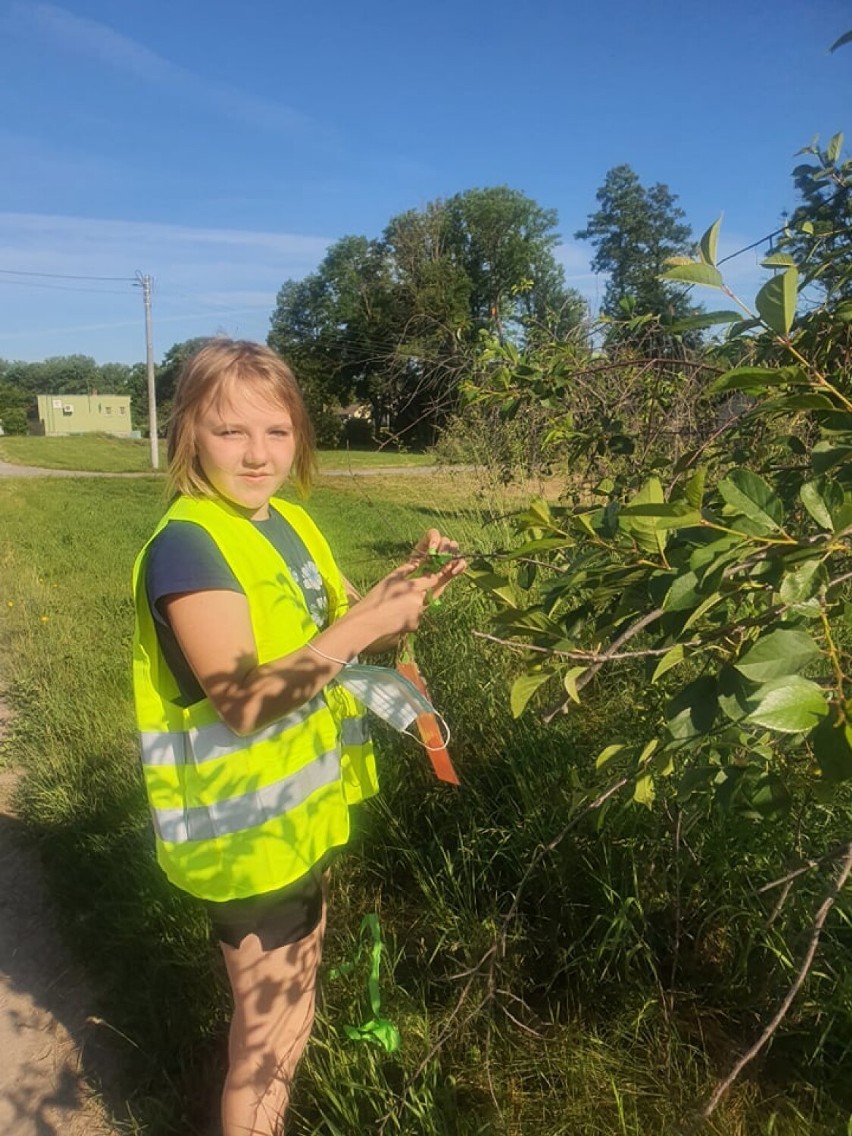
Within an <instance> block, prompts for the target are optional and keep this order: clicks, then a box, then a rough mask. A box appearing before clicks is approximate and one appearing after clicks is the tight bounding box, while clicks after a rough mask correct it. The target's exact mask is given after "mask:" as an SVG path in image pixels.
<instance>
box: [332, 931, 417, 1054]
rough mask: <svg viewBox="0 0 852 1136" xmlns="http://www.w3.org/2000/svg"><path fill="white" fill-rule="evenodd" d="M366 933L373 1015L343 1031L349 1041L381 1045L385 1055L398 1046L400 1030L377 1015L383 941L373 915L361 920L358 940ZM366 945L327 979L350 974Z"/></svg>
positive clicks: (363, 944)
mask: <svg viewBox="0 0 852 1136" xmlns="http://www.w3.org/2000/svg"><path fill="white" fill-rule="evenodd" d="M365 931H369V932H370V935H371V937H372V945H371V946H370V976H369V978H368V979H367V992H368V994H369V997H370V1009H371V1010H372V1012H373V1016H372V1018H370V1020H369V1021H367V1022H365V1023H364V1024H363V1025H362V1026H344V1027H343V1032H344V1033H345V1034H346V1036H347V1037H348V1038H350V1039H351V1040H352V1041H372V1042H374V1043H375V1044H376V1045H380V1046H381V1047H382V1049H384V1050H385V1052H386V1053H396V1051H397V1050H398V1049H399V1047H400V1037H399V1030H398V1029H397V1028H396V1026H395V1025H394V1024H393V1022H389V1021H388V1020H387V1018H383V1017H381V1015H380V1011H381V1008H382V997H381V992H380V990H379V975H380V973H381V966H382V951H383V950H384V942H383V941H382V932H381V928H380V927H379V917H378V915H376V913H375V912H371V913H370V914H369V915H365V916H364V918H363V919H362V920H361V926H360V927H359V928H358V936H359V938H360V937H361V936H362V935H363V934H364V932H365ZM365 945H366V944H365V943H363V942H362V943H361V945H360V946H359V947H358V950H357V952H356V954H355V958H354V959H352V961H351V962H345V963H343V964H342V965H341V966H338V967H335V968H334V969H333V970H332V971H331V973H330V974H329V978H331V979H334V978H339V977H340V976H341V975H344V974H351V973H352V971H353V970H354V969H355V965H356V963H357V962H358V959H359V958H360V957H361V954H362V953H363V950H364V947H365Z"/></svg>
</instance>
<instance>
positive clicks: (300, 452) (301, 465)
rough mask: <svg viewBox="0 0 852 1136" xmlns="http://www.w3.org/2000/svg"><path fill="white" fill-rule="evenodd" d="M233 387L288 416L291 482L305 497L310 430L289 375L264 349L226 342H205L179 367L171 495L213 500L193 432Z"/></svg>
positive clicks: (311, 462)
mask: <svg viewBox="0 0 852 1136" xmlns="http://www.w3.org/2000/svg"><path fill="white" fill-rule="evenodd" d="M237 387H242V388H243V389H246V388H247V387H249V388H251V389H252V390H253V391H256V392H257V393H258V394H262V395H266V396H267V397H268V398H271V399H272V400H273V401H274V402H278V403H280V404H281V405H282V406H283V407H284V408H285V409H286V410H287V412H288V414H289V415H290V418H291V420H292V423H293V434H294V436H295V439H296V456H295V459H294V461H293V469H292V475H293V480H294V481H295V483H296V487H297V489H298V490H299V493H300V494H301V495H302V496H305V495H306V494H307V493H308V491H309V489H310V486H311V481H312V479H313V474H314V471H315V466H316V459H315V456H314V429H313V426H312V425H311V420H310V418H309V416H308V411H307V408H306V406H305V402H304V399H303V398H302V393H301V391H300V390H299V387H298V384H297V382H296V379H295V376H294V375H293V372H292V371H291V370H290V368H289V367H288V366H287V364H286V363H285V362H284V360H283V359H282V358H281V357H280V356H279V355H276V354H275V352H274V351H272V350H271V349H270V348H269V347H264V346H263V344H261V343H252V342H250V341H249V340H247V339H225V338H216V339H211V340H209V341H208V342H207V343H205V345H204V346H203V347H201V348H199V350H198V351H196V352H195V353H194V354H193V355H190V357H189V358H188V359H187V360H186V362H185V363H184V364H183V366H182V367H181V371H180V375H179V376H178V381H177V385H176V387H175V397H174V401H173V403H172V410H171V415H170V417H169V429H168V460H169V468H168V486H169V490H170V492H171V493H174V494H184V495H186V496H188V497H210V496H212V495H213V489H212V487H211V486H210V483H209V482H208V481H207V478H206V477H205V476H204V474H203V473H202V470H201V466H200V465H199V462H198V453H197V445H196V427H197V425H198V420H199V418H200V416H201V414H202V413H203V412H204V410H205V409H206V407H207V406H209V405H210V403H211V402H219V401H223V400H225V399H227V398H228V395H229V394H230V393H231V392H232V391H233V390H234V389H235V388H237Z"/></svg>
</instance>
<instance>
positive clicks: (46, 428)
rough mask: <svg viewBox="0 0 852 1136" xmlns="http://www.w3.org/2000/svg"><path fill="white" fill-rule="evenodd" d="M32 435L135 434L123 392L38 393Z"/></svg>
mask: <svg viewBox="0 0 852 1136" xmlns="http://www.w3.org/2000/svg"><path fill="white" fill-rule="evenodd" d="M33 433H34V434H44V435H45V437H48V438H51V437H53V438H55V437H58V436H59V435H61V434H116V435H117V436H118V437H119V438H132V437H138V432H137V431H134V430H133V428H132V426H131V424H130V395H127V394H40V395H39V396H38V424H35V423H33Z"/></svg>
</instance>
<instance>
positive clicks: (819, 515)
mask: <svg viewBox="0 0 852 1136" xmlns="http://www.w3.org/2000/svg"><path fill="white" fill-rule="evenodd" d="M799 496H800V497H801V499H802V504H803V505H804V506H805V508H806V509H807V511H808V512H809V513H810V515H811V516H812V517H813V519H814V520H815V521H816V523H817V524H818V525H820V526H821V527H822V528H824V529H828V531H829V532H831V530H832V529H833V528H834V522H833V521H832V519H831V513H830V512H829V511H828V505H826V503H825V501H824V500H823V497H822V494H821V493H820V491H819V487H818V486H817V484H816V482H814V481H806V482H805V483H804V484H803V485H802V487H801V489H800V490H799Z"/></svg>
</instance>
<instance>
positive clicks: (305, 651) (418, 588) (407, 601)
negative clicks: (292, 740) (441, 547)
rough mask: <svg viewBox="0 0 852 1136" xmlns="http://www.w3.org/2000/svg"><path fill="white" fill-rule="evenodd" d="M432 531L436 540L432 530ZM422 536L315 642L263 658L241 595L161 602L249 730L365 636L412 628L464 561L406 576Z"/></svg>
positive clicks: (222, 711)
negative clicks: (403, 560) (411, 550)
mask: <svg viewBox="0 0 852 1136" xmlns="http://www.w3.org/2000/svg"><path fill="white" fill-rule="evenodd" d="M432 533H434V530H433V531H432ZM432 533H430V534H427V537H431V536H432ZM434 536H435V537H438V538H439V540H440V537H439V534H437V533H434ZM425 540H426V538H424V541H425ZM423 543H424V542H421V543H420V544H419V545H418V548H417V550H415V554H414V555H413V557H412V559H411V560H410V561H409V562H408V563H407V564H403V565H402V566H401V567H400V568H397V569H396V570H395V571H393V572H391V573H390V574H389V575H388V576H385V578H384V579H383V580H380V581H379V583H378V584H376V586H375V587H374V588H371V589H370V591H369V592H368V593H367V594H366V596H364V598H363V599H359V600H358V601H357V602H356V603H355V604H354V605H353V607H352V608H351V609H350V610H349V611H348V612H347V613H346V614H345V615H344V616H342V617H341V618H340V619H338V620H336V621H335V622H334V623H332V624H331V626H330V627H328V628H326V630H325V631H322V632H320V633H319V634H318V635H317V636H316V637H315V638H314V639H313V640H312V641H311V643H312V646H313V647H314V648H316V650H312V649H311V647H307V646H305V647H300V648H299V649H298V650H297V651H293V652H291V653H290V654H289V655H285V656H283V657H282V658H280V659H274V660H273V661H272V662H269V663H264V664H263V665H262V666H261V665H259V664H258V661H257V648H256V646H255V642H254V635H253V633H252V628H251V619H250V617H249V606H248V600H247V599H246V597H245V596H244V595H242V594H240V593H238V592H226V591H206V592H186V593H183V594H179V595H173V596H170V597H169V598H168V599H166V600H164V601H163V602H162V604H161V607H162V609H163V611H164V614H165V616H166V618H167V619H168V621H169V623H170V625H171V628H172V630H173V632H174V634H175V638H176V639H177V641H178V644H179V646H180V648H181V650H182V651H183V653H184V655H185V657H186V660H187V662H188V663H189V665H190V666H191V667H192V670H193V671H194V672H195V675H196V677H197V678H198V681H199V683H200V684H201V687H202V689H203V690H204V693H205V694H206V695H207V697H208V698H209V699H210V701H211V702H212V703H213V705H214V706H215V707H216V710H217V711H218V713H219V715H220V716H221V717H222V719H223V721H224V722H225V723H226V724H227V725H228V726H229V727H230V728H231V729H232V730H233V731H234V732H235V733H237V734H250V733H253V732H254V731H255V730H259V729H261V728H262V727H263V726H266V725H268V724H269V723H270V722H273V721H275V720H276V719H277V718H282V717H283V716H284V715H285V714H289V713H290V712H291V711H293V710H295V709H297V708H298V707H299V706H301V705H302V704H303V703H304V702H307V701H308V700H309V699H311V698H313V697H314V695H315V694H318V693H319V691H320V690H322V688H323V687H324V686H326V684H327V683H329V682H330V681H331V680H332V679H333V678H335V677H336V676H337V675H338V674H339V673H340V671H341V670H342V665H343V663H345V662H348V661H349V660H350V659H352V658H354V657H355V655H357V654H359V653H361V652H362V651H364V650H365V649H367V648H368V647H369V646H370V645H371V644H374V643H376V642H377V641H380V640H382V639H390V638H395V637H398V636H400V635H404V634H405V633H406V632H409V631H414V630H416V628H417V625H418V623H419V621H420V616H421V614H422V612H423V607H424V602H425V601H426V598H427V593H429V594H432V595H434V594H435V593H440V592H441V591H442V590H443V589H444V588H445V587H446V586H447V584H448V583H449V581H450V580H451V579H452V578H453V577H454V576H457V575H458V574H459V573H460V572H462V571H463V570H464V566H465V565H464V561H462V560H454V561H450V562H449V563H448V564H446V565H445V566H444V567H443V568H442V569H441V570H440V571H439V572H430V573H424V574H423V575H418V576H412V575H411V573H412V572H415V571H417V569H418V567H419V565H420V564H421V562H422V559H423V555H424V552H425V551H426V550H425V549H424V548H421V545H422V544H423ZM441 543H442V544H443V543H445V542H441ZM435 547H437V545H435ZM316 651H321V652H322V655H319V654H317V653H316ZM334 660H340V661H339V662H338V661H334Z"/></svg>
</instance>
